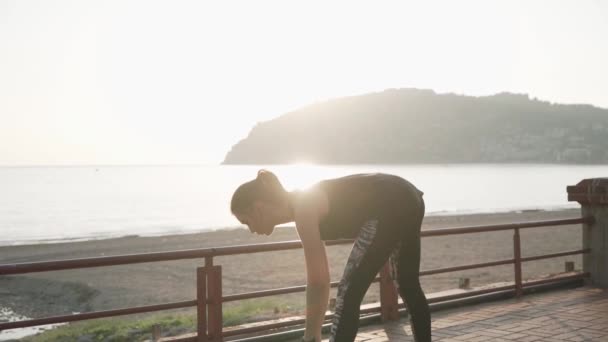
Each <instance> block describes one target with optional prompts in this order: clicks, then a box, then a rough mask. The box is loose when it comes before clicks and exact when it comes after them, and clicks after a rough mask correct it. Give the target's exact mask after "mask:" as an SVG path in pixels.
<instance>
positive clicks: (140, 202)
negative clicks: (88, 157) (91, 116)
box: [0, 164, 608, 341]
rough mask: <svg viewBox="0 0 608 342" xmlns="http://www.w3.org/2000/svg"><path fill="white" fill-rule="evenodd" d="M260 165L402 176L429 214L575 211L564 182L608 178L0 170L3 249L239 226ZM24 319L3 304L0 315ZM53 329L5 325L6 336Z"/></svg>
mask: <svg viewBox="0 0 608 342" xmlns="http://www.w3.org/2000/svg"><path fill="white" fill-rule="evenodd" d="M260 169H267V170H270V171H272V172H274V173H275V174H276V175H277V176H278V177H279V179H280V180H281V181H282V183H283V185H284V186H285V188H286V189H288V190H294V189H306V188H307V187H309V186H311V185H313V184H314V183H316V182H317V181H319V180H322V179H327V178H334V177H340V176H345V175H348V174H353V173H369V172H384V173H392V174H396V175H399V176H401V177H403V178H406V179H408V180H410V181H411V182H412V183H414V184H415V185H416V186H417V187H418V188H419V189H421V190H422V191H423V192H424V198H425V203H426V209H427V215H469V214H475V213H490V212H510V211H524V210H560V209H566V208H577V207H578V204H577V203H571V202H568V200H567V193H566V186H568V185H575V184H577V183H578V182H579V181H581V180H582V179H584V178H595V177H606V176H608V165H593V166H591V165H545V164H542V165H535V164H467V165H450V164H445V165H312V164H295V165H245V166H236V165H182V166H162V165H159V166H103V165H98V166H65V167H42V166H37V167H0V246H15V245H25V244H41V243H57V242H68V241H83V240H93V239H107V238H113V237H120V236H135V235H138V236H158V235H166V234H186V233H194V232H204V231H209V230H216V229H226V228H235V227H242V226H241V225H240V224H239V222H238V221H237V220H236V219H235V218H234V217H233V216H232V215H231V213H230V209H229V207H230V198H231V196H232V193H233V191H234V190H235V189H236V188H237V187H238V185H239V184H241V183H243V182H246V181H249V180H251V179H253V178H255V176H256V174H257V172H258V170H260ZM242 228H244V227H242ZM23 319H27V317H23V316H21V315H18V314H16V313H14V312H13V311H11V310H10V309H8V308H0V322H2V321H4V322H6V321H16V320H23ZM53 327H54V326H45V327H37V328H31V329H13V330H6V331H2V332H0V341H6V340H10V339H19V338H22V337H24V336H27V335H31V334H35V333H37V332H40V331H42V330H46V329H52V328H53Z"/></svg>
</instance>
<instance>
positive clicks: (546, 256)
mask: <svg viewBox="0 0 608 342" xmlns="http://www.w3.org/2000/svg"><path fill="white" fill-rule="evenodd" d="M589 252H591V249H590V248H586V249H578V250H574V251H566V252H559V253H553V254H544V255H536V256H531V257H525V258H521V261H522V262H525V261H534V260H541V259H549V258H558V257H562V256H568V255H576V254H584V253H589ZM514 262H515V259H505V260H497V261H490V262H484V263H479V264H469V265H462V266H453V267H444V268H435V269H432V270H425V271H420V275H421V276H426V275H432V274H439V273H447V272H455V271H464V270H469V269H475V268H483V267H492V266H501V265H509V264H513V263H514Z"/></svg>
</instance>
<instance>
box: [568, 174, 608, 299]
mask: <svg viewBox="0 0 608 342" xmlns="http://www.w3.org/2000/svg"><path fill="white" fill-rule="evenodd" d="M566 190H567V191H568V201H576V202H578V203H580V205H581V213H582V215H583V217H589V216H591V217H593V222H590V223H588V224H583V232H582V233H583V249H587V248H589V249H591V252H590V253H587V254H584V255H583V272H589V273H590V279H589V282H590V283H591V285H594V286H597V287H600V288H605V289H606V288H608V178H591V179H583V180H582V181H580V182H579V183H578V184H577V185H573V186H568V187H567V188H566Z"/></svg>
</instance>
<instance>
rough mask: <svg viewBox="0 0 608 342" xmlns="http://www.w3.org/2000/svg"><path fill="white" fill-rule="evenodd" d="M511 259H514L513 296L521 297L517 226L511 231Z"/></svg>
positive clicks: (519, 240) (519, 249)
mask: <svg viewBox="0 0 608 342" xmlns="http://www.w3.org/2000/svg"><path fill="white" fill-rule="evenodd" d="M513 259H514V260H515V296H516V297H521V295H522V294H523V287H522V281H521V238H520V236H519V228H516V229H514V232H513Z"/></svg>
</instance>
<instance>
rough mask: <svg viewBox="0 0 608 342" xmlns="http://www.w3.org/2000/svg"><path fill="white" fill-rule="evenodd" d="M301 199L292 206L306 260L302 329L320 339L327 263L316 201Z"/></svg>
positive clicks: (325, 301) (307, 336)
mask: <svg viewBox="0 0 608 342" xmlns="http://www.w3.org/2000/svg"><path fill="white" fill-rule="evenodd" d="M314 202H315V201H314V200H313V199H312V198H309V199H303V200H302V201H300V203H298V205H297V206H296V210H295V221H296V228H297V230H298V234H299V235H300V240H301V241H302V246H303V248H304V258H305V260H306V280H307V281H306V331H305V333H304V338H305V339H306V340H310V339H312V338H313V337H314V338H315V340H316V341H321V327H322V325H323V321H324V320H325V311H326V310H327V302H328V300H329V288H330V284H329V265H328V262H327V254H326V252H325V244H324V242H323V241H322V240H321V235H320V233H319V218H318V209H317V204H316V203H314Z"/></svg>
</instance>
